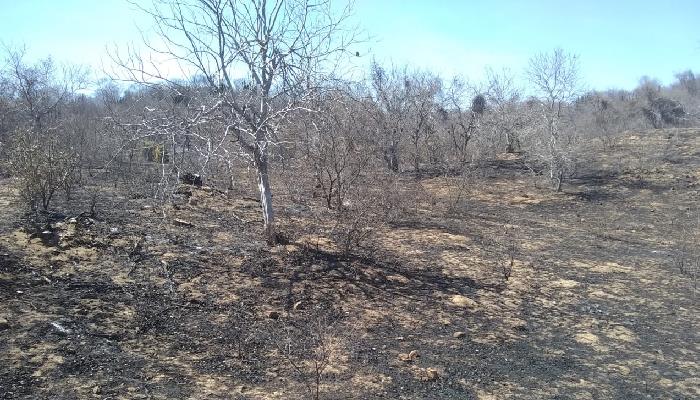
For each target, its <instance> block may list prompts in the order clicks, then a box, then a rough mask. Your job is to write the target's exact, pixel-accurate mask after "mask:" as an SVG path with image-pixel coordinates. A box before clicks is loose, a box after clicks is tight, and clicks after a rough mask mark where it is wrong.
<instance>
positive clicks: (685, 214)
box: [0, 129, 700, 399]
mask: <svg viewBox="0 0 700 400" xmlns="http://www.w3.org/2000/svg"><path fill="white" fill-rule="evenodd" d="M583 157H584V159H583V162H582V163H581V168H580V169H579V171H578V174H577V178H576V179H573V180H572V181H570V182H568V183H567V184H566V185H565V186H564V191H563V192H562V193H553V192H551V191H550V190H548V189H547V188H545V187H543V186H542V185H541V183H538V182H539V181H538V179H537V178H536V177H533V176H532V175H531V174H529V173H528V172H527V171H524V170H520V169H518V168H514V167H513V163H509V162H507V160H504V161H503V162H502V163H500V164H499V163H494V164H493V165H492V167H491V168H490V169H489V170H487V171H485V172H484V174H483V175H484V176H483V177H480V178H478V179H474V181H473V182H470V183H469V184H468V185H466V186H464V185H462V184H460V182H461V181H460V178H459V177H435V178H425V179H423V180H421V181H420V188H421V190H422V191H423V195H422V196H421V199H422V200H421V201H420V202H419V204H417V205H416V207H415V210H414V212H413V213H411V214H410V215H406V217H405V218H403V219H401V220H399V221H396V223H393V224H391V225H387V226H384V227H383V228H381V229H380V230H378V231H376V232H375V233H374V236H372V243H371V245H372V246H371V248H372V250H371V251H365V252H361V253H360V255H339V254H338V252H337V251H335V250H334V246H333V243H332V242H330V241H329V240H328V238H324V237H323V235H319V233H318V232H316V231H313V230H312V229H309V230H308V232H305V231H304V227H305V226H307V227H308V226H311V225H313V221H314V220H315V218H317V217H316V216H315V215H316V213H317V209H318V208H319V207H315V206H313V205H311V206H310V205H303V204H302V205H300V204H294V203H292V202H291V200H290V199H291V197H289V196H287V197H285V195H284V193H280V194H278V195H277V196H276V201H277V204H278V207H279V209H280V218H281V220H282V222H283V226H286V227H287V228H286V229H288V230H290V229H291V227H296V228H295V231H298V232H297V234H296V235H293V236H294V237H293V238H292V239H291V243H290V244H288V245H285V246H278V247H275V248H268V247H266V246H265V245H264V243H263V242H261V241H260V240H259V238H260V219H261V217H260V215H259V211H258V207H259V204H258V203H257V202H255V201H254V200H252V199H250V197H254V193H253V192H251V193H247V194H245V193H242V194H240V195H230V194H229V195H226V194H223V193H221V192H218V191H216V190H210V189H207V188H204V189H197V188H192V189H191V192H192V193H191V196H189V197H190V200H189V201H187V202H183V203H182V204H180V205H179V206H177V207H176V208H173V209H169V210H168V213H167V215H168V216H167V217H166V218H163V214H162V213H161V211H160V210H158V209H155V208H152V207H151V206H149V202H148V201H147V200H144V199H133V198H131V197H129V196H127V195H126V194H119V193H117V192H115V193H114V194H113V195H112V196H110V197H109V199H108V202H106V203H104V204H102V206H101V207H100V208H99V212H98V213H97V214H96V215H95V216H94V218H93V217H91V216H88V215H87V214H85V213H83V214H80V211H79V210H80V206H78V207H75V206H74V207H73V208H72V209H70V208H66V211H65V212H63V213H54V214H51V215H47V216H45V219H44V220H42V221H37V220H36V219H35V218H30V217H29V216H27V215H24V214H23V212H22V210H21V208H20V206H19V200H18V198H17V195H16V193H15V192H14V191H13V189H12V185H11V182H10V181H8V180H5V181H4V182H1V183H2V184H1V186H0V210H1V211H2V212H1V215H0V216H1V217H2V218H1V220H0V300H1V302H0V398H3V399H93V398H94V399H175V398H191V399H307V398H314V397H315V396H316V394H317V391H318V396H319V398H324V399H375V398H388V399H502V398H517V399H638V398H655V399H697V398H700V340H699V339H700V337H699V336H700V334H699V332H700V326H699V322H700V318H699V317H698V290H697V286H696V285H697V281H693V278H692V277H691V276H689V275H688V274H684V273H681V271H680V270H679V269H678V268H677V266H676V263H675V262H674V260H675V259H676V258H675V257H676V254H677V252H678V251H679V249H690V250H691V251H692V250H697V246H698V242H697V238H698V237H699V236H700V232H698V225H696V224H694V222H693V221H694V220H695V219H697V218H698V204H700V131H698V130H691V129H676V130H657V131H650V132H641V133H627V134H624V135H622V136H620V137H619V138H618V140H617V142H616V143H615V144H614V145H613V146H612V147H611V148H609V149H605V150H603V149H602V148H601V146H600V144H598V143H591V144H590V146H589V148H588V149H587V151H586V153H585V154H584V155H583ZM407 179H409V178H407ZM459 187H464V192H463V193H462V195H461V197H459V200H456V199H457V198H458V197H457V193H458V192H459ZM76 202H78V204H80V202H79V200H76ZM76 209H78V211H75V210H76ZM68 210H72V211H68ZM85 210H86V208H84V209H83V211H85ZM44 231H46V233H43V234H42V233H41V232H44ZM511 254H512V255H513V264H512V273H511V276H510V278H509V279H507V280H506V279H505V278H504V272H503V268H504V266H509V265H510V255H511Z"/></svg>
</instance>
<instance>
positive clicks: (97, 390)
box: [92, 386, 102, 394]
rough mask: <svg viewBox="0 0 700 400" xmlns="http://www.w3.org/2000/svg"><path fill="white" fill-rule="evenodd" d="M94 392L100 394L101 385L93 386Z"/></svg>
mask: <svg viewBox="0 0 700 400" xmlns="http://www.w3.org/2000/svg"><path fill="white" fill-rule="evenodd" d="M92 393H93V394H100V393H102V389H100V387H99V386H95V387H94V388H92Z"/></svg>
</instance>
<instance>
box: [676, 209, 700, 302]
mask: <svg viewBox="0 0 700 400" xmlns="http://www.w3.org/2000/svg"><path fill="white" fill-rule="evenodd" d="M671 224H672V226H673V227H674V229H675V230H677V231H678V232H679V233H680V237H681V241H680V243H679V244H678V246H677V248H676V249H675V250H674V251H673V253H672V263H673V265H674V266H675V267H676V268H678V271H679V272H680V273H681V275H683V276H686V277H688V278H689V279H690V280H691V281H692V284H693V291H694V293H697V289H698V278H699V277H700V248H699V247H698V243H700V209H696V210H695V211H694V212H689V213H688V215H686V216H685V217H684V218H683V219H681V220H676V221H672V222H671Z"/></svg>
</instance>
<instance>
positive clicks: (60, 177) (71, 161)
mask: <svg viewBox="0 0 700 400" xmlns="http://www.w3.org/2000/svg"><path fill="white" fill-rule="evenodd" d="M9 159H10V168H11V172H12V174H13V176H14V177H15V178H16V179H17V181H18V183H19V188H20V194H21V196H22V198H23V199H24V201H25V202H26V204H27V205H28V206H29V207H30V208H31V209H32V210H36V209H38V208H39V206H40V207H41V208H42V209H43V210H47V209H48V208H49V206H50V204H51V201H52V200H53V199H54V196H55V194H56V192H57V191H59V190H64V191H65V193H66V197H67V198H69V197H70V194H71V192H72V190H73V189H74V188H75V186H76V185H77V184H78V183H79V174H78V172H79V165H78V156H77V155H76V154H75V152H74V150H73V149H72V148H70V147H67V146H65V143H64V142H63V141H62V140H60V138H57V137H55V136H52V137H38V136H37V135H35V134H34V133H32V132H30V131H26V130H22V131H18V132H16V133H15V135H14V137H13V140H12V143H11V146H10V156H9Z"/></svg>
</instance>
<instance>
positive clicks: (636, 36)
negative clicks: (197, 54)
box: [0, 0, 700, 89]
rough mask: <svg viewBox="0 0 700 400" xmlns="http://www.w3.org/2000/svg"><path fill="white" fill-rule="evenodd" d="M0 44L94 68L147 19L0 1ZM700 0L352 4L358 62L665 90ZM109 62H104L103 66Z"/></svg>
mask: <svg viewBox="0 0 700 400" xmlns="http://www.w3.org/2000/svg"><path fill="white" fill-rule="evenodd" d="M0 15H2V21H3V23H2V24H0V41H2V42H4V43H9V44H12V45H17V44H25V45H26V46H27V47H28V50H29V55H30V57H32V58H38V57H42V56H46V55H49V54H50V55H52V56H53V57H54V58H55V59H56V60H58V61H61V62H71V63H81V64H87V65H90V66H92V67H93V68H96V69H100V65H101V62H102V60H103V59H105V54H106V52H105V46H106V44H108V43H113V44H120V45H123V44H125V43H127V42H133V41H138V40H139V36H138V32H137V30H136V26H141V27H146V28H147V27H148V24H149V21H148V19H147V18H145V17H144V16H143V15H142V14H141V13H140V12H138V11H137V10H136V9H135V8H134V6H132V5H131V4H129V3H128V2H127V1H125V0H60V1H51V0H23V1H20V0H0ZM699 17H700V0H666V1H660V0H653V1H647V0H638V1H631V0H619V1H614V0H608V1H603V0H589V1H571V0H570V1H555V0H532V1H516V0H500V1H497V0H492V1H466V0H464V1H458V0H442V1H438V0H434V1H424V0H423V1H419V0H413V1H411V0H404V1H400V0H356V5H355V21H356V22H357V23H358V24H359V25H360V26H361V27H362V28H363V29H364V30H365V31H366V33H367V34H368V35H370V36H371V37H372V39H371V41H370V42H368V43H367V44H364V45H362V46H361V47H362V48H361V49H360V50H361V53H362V54H363V59H364V60H369V59H370V58H371V57H372V56H374V57H376V58H377V60H379V61H381V62H387V63H388V62H392V63H394V64H397V65H403V64H409V65H411V66H413V67H415V68H422V69H430V70H433V71H434V72H437V73H440V74H441V75H443V76H446V77H447V76H450V75H454V74H459V75H463V76H465V77H467V78H469V79H472V80H475V81H477V80H479V79H480V78H481V77H482V76H483V71H484V68H485V67H486V66H491V67H493V68H496V69H500V68H502V67H507V68H509V69H511V70H512V71H513V72H515V73H517V74H520V73H521V72H522V70H523V68H524V66H525V65H526V64H527V60H528V58H529V57H530V56H531V55H532V54H534V53H536V52H538V51H546V50H550V49H552V48H554V47H557V46H559V47H562V48H564V49H565V50H567V51H570V52H573V53H577V54H579V55H580V58H581V71H582V75H583V78H584V81H585V82H586V85H587V87H588V88H593V89H607V88H625V89H630V88H633V87H634V86H635V85H636V84H637V82H638V80H639V78H640V77H641V76H643V75H648V76H651V77H656V78H658V79H660V80H661V81H662V82H665V83H668V82H670V81H671V80H672V79H673V75H674V73H676V72H679V71H681V70H685V69H689V68H690V69H694V70H695V71H696V72H700V18H699ZM107 61H109V60H108V59H107Z"/></svg>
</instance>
